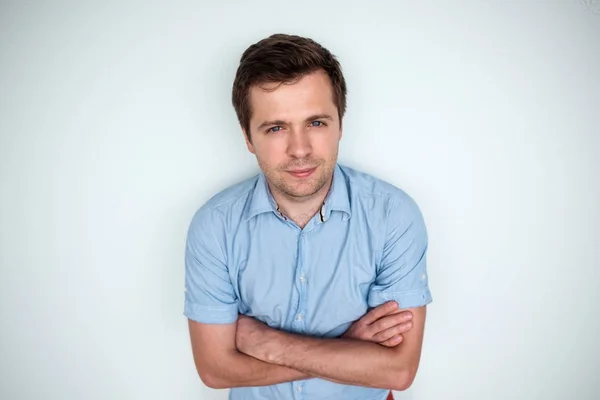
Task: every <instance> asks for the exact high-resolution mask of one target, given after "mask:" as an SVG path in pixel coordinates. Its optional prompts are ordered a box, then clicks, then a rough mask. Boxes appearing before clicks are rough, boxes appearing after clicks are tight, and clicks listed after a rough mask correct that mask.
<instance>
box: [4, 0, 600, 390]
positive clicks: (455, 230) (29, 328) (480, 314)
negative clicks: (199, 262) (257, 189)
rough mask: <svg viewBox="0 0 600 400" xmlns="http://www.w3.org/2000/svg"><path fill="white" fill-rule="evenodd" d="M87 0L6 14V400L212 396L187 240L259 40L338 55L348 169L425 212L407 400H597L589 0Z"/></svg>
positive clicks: (597, 271) (233, 158)
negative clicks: (199, 358) (189, 281)
mask: <svg viewBox="0 0 600 400" xmlns="http://www.w3.org/2000/svg"><path fill="white" fill-rule="evenodd" d="M95 3H96V5H91V4H92V3H91V2H90V3H88V4H87V5H83V3H76V2H69V3H66V2H65V3H59V2H53V4H51V2H43V1H38V2H16V1H15V2H12V3H7V2H2V3H1V5H0V267H1V269H0V273H1V275H0V318H1V319H0V321H1V330H0V335H1V337H0V398H2V399H8V400H12V399H19V400H20V399H38V398H44V399H60V400H75V399H144V400H154V399H190V400H191V399H207V400H208V399H213V400H217V399H225V398H226V395H227V391H214V390H210V389H207V388H205V387H203V386H202V384H201V382H200V381H199V379H198V378H197V376H196V372H195V370H194V367H193V362H192V356H191V351H190V347H189V339H188V333H187V325H186V321H185V318H184V317H183V315H182V311H183V272H184V271H183V245H184V239H185V233H186V229H187V224H188V223H189V219H190V218H191V215H192V213H193V212H194V211H195V210H196V208H197V207H198V206H199V205H200V204H202V202H203V201H204V200H206V199H207V198H208V197H209V196H211V195H212V194H214V193H216V191H218V190H220V189H222V188H224V187H225V186H227V185H229V184H232V183H234V182H236V181H239V180H241V179H243V178H245V177H248V176H250V175H251V174H253V173H255V172H256V171H257V167H256V163H255V160H254V159H253V158H252V156H251V155H250V154H249V153H247V151H246V149H245V147H244V144H243V140H242V135H241V132H240V130H239V128H238V126H237V124H236V120H235V115H234V112H233V109H232V107H231V105H230V101H229V98H230V88H231V83H232V80H233V77H234V73H235V69H236V67H237V62H238V60H239V56H240V55H241V53H242V51H243V50H244V49H245V48H246V47H247V46H248V45H250V44H251V43H253V42H255V41H257V40H259V39H260V38H262V37H264V36H267V35H269V34H270V33H273V32H288V33H298V34H302V35H308V36H311V37H313V38H314V39H316V40H318V41H320V42H321V43H322V44H323V45H325V46H326V47H328V48H330V49H331V50H332V52H334V53H335V54H336V55H337V56H338V57H339V59H340V61H341V63H342V65H343V68H344V71H345V74H346V78H347V81H348V85H349V98H348V103H349V107H348V115H347V118H346V120H345V132H344V133H345V136H344V139H343V142H342V145H341V159H340V160H341V161H342V162H343V163H346V164H348V165H351V166H354V167H357V168H360V169H363V170H365V171H367V172H370V173H373V174H376V175H377V176H379V177H381V178H384V179H387V180H390V181H391V182H393V183H395V184H397V185H398V186H400V187H402V188H404V189H405V190H407V191H408V192H409V193H410V194H411V195H413V197H414V198H415V199H416V200H417V201H418V202H419V204H420V205H421V208H422V209H423V212H424V214H425V216H426V219H427V222H428V227H429V231H430V237H431V250H430V256H429V270H430V283H431V289H432V291H433V295H434V303H433V304H432V305H431V306H430V309H429V313H428V325H427V330H426V340H425V347H424V352H423V358H422V364H421V369H420V372H419V375H418V378H417V381H416V382H415V384H414V386H413V387H412V389H411V390H409V391H408V392H406V393H404V394H402V396H399V398H402V399H414V400H438V399H457V400H458V399H474V400H475V399H476V400H481V399H486V400H496V399H497V400H501V399H502V400H504V399H511V400H512V399H523V400H530V399H578V400H584V399H598V398H599V396H600V394H598V393H599V392H600V382H599V381H600V380H599V377H600V344H599V340H598V339H599V338H600V323H599V322H598V320H599V318H600V294H599V292H598V288H599V283H600V262H599V259H600V227H599V226H600V211H599V205H600V178H599V177H598V175H599V173H600V128H599V125H600V5H599V4H598V2H597V1H595V0H589V1H506V2H501V1H485V2H483V1H482V2H473V1H471V2H463V3H454V5H449V4H447V3H430V2H428V3H425V2H398V1H385V2H384V1H380V2H372V3H371V5H368V6H367V5H366V3H367V2H358V1H342V0H337V1H330V2H324V1H317V2H295V3H289V4H284V2H281V1H264V2H242V1H238V2H235V3H234V2H225V1H223V2H210V3H209V2H166V1H164V2H162V3H157V2H155V3H142V2H140V3H133V2H111V3H110V4H108V3H104V4H102V5H100V4H99V2H95ZM250 3H252V4H253V5H250ZM375 3H377V4H375ZM594 11H595V12H596V13H594Z"/></svg>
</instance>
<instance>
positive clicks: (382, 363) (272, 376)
mask: <svg viewBox="0 0 600 400" xmlns="http://www.w3.org/2000/svg"><path fill="white" fill-rule="evenodd" d="M425 310H426V307H418V308H412V309H409V311H411V312H412V315H413V318H412V329H410V331H408V332H406V333H405V334H404V335H403V340H402V342H401V343H400V344H399V345H397V346H394V347H385V346H382V345H380V344H377V343H372V342H368V341H362V340H355V339H349V338H336V339H322V338H314V337H307V336H300V335H296V334H290V333H285V332H282V331H278V330H276V329H272V328H270V327H268V326H266V325H264V324H262V323H261V322H258V321H257V320H255V319H253V318H249V317H244V316H241V317H240V319H238V321H237V322H236V323H233V324H226V325H218V324H202V323H199V322H194V321H191V320H190V321H189V328H190V336H191V341H192V350H193V354H194V362H195V364H196V369H197V370H198V373H199V375H200V377H201V379H202V381H203V382H204V383H205V384H206V385H207V386H209V387H212V388H231V387H240V386H267V385H273V384H277V383H282V382H289V381H294V380H300V379H308V378H313V377H319V378H322V379H326V380H330V381H334V382H338V383H345V384H349V385H359V386H367V387H377V388H384V389H392V390H405V389H407V388H408V387H409V386H410V385H411V384H412V381H413V380H414V377H415V375H416V373H417V369H418V366H419V360H420V357H421V347H422V342H423V332H424V326H425V315H426V311H425Z"/></svg>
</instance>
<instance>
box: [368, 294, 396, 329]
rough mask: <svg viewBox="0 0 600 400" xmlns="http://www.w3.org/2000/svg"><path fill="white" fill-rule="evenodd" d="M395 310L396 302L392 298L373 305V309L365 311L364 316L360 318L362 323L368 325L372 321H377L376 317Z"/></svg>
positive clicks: (378, 317)
mask: <svg viewBox="0 0 600 400" xmlns="http://www.w3.org/2000/svg"><path fill="white" fill-rule="evenodd" d="M397 310H398V303H396V302H395V301H393V300H392V301H388V302H386V303H383V304H381V305H379V306H377V307H375V308H374V309H372V310H371V311H369V312H368V313H366V314H365V316H364V317H362V318H361V320H362V322H363V323H365V324H367V325H370V324H372V323H373V322H375V321H377V320H378V319H380V318H382V317H385V316H386V315H388V314H389V313H392V312H394V311H397Z"/></svg>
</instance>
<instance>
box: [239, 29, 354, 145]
mask: <svg viewBox="0 0 600 400" xmlns="http://www.w3.org/2000/svg"><path fill="white" fill-rule="evenodd" d="M321 69H322V70H324V71H325V72H326V73H327V75H329V79H330V80H331V85H332V87H333V102H334V103H335V104H336V106H337V109H338V117H339V119H340V124H341V122H342V117H343V116H344V113H345V112H346V81H345V80H344V75H343V74H342V69H341V67H340V63H339V62H338V61H337V59H336V58H335V56H334V55H333V54H331V53H330V52H329V50H327V49H326V48H324V47H323V46H321V45H320V44H318V43H317V42H315V41H314V40H312V39H309V38H304V37H300V36H296V35H287V34H281V33H278V34H274V35H271V36H269V37H268V38H265V39H262V40H261V41H259V42H257V43H255V44H253V45H251V46H250V47H248V49H246V51H245V52H244V54H242V58H241V59H240V65H239V67H238V69H237V73H236V75H235V80H234V82H233V90H232V96H231V100H232V103H233V108H234V109H235V112H236V114H237V118H238V121H239V123H240V125H241V126H242V128H243V129H245V131H246V135H247V136H248V140H250V117H251V116H252V110H251V105H250V88H251V87H252V86H253V85H261V84H264V83H271V82H274V83H277V82H279V83H289V82H294V81H297V80H298V79H300V78H302V77H303V76H304V75H307V74H310V73H312V72H315V71H317V70H321Z"/></svg>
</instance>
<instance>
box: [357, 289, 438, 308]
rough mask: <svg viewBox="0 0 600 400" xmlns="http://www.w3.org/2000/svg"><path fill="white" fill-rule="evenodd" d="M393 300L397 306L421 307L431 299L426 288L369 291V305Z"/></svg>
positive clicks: (377, 304) (374, 305)
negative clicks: (401, 290) (400, 290)
mask: <svg viewBox="0 0 600 400" xmlns="http://www.w3.org/2000/svg"><path fill="white" fill-rule="evenodd" d="M391 300H395V301H396V302H398V304H399V308H415V307H422V306H424V305H427V304H429V303H431V302H432V301H433V299H432V297H431V291H430V290H429V289H428V288H425V289H420V290H415V291H411V292H370V293H369V299H368V302H369V307H377V306H379V305H381V304H383V303H385V302H387V301H391Z"/></svg>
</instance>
